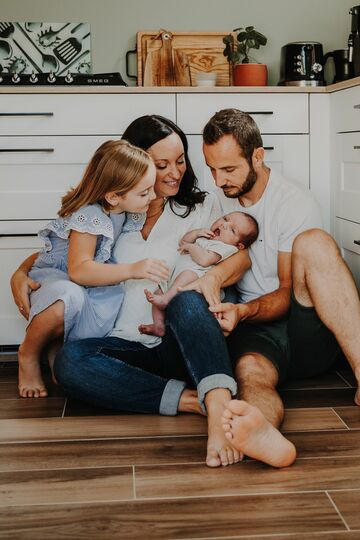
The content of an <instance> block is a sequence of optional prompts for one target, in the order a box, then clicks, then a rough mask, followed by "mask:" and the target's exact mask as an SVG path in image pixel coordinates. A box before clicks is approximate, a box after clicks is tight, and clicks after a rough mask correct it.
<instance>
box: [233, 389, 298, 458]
mask: <svg viewBox="0 0 360 540" xmlns="http://www.w3.org/2000/svg"><path fill="white" fill-rule="evenodd" d="M222 427H223V430H224V432H225V436H226V437H227V439H228V440H229V441H230V442H231V445H232V446H233V447H234V448H237V450H239V452H242V453H243V454H244V455H246V456H249V457H251V458H253V459H257V460H259V461H263V462H264V463H267V464H268V465H272V466H273V467H288V466H289V465H291V464H292V463H293V462H294V461H295V458H296V449H295V446H294V445H293V444H292V443H291V442H290V441H288V440H287V439H285V437H284V436H283V435H282V434H281V433H280V431H278V430H277V429H276V428H275V427H274V426H273V425H272V424H270V422H269V421H268V420H267V419H266V418H265V416H264V415H263V414H262V412H261V411H260V410H259V409H258V408H257V407H254V406H253V405H250V404H249V403H247V402H246V401H239V400H232V401H230V403H229V405H228V407H227V409H226V410H225V412H224V414H223V417H222Z"/></svg>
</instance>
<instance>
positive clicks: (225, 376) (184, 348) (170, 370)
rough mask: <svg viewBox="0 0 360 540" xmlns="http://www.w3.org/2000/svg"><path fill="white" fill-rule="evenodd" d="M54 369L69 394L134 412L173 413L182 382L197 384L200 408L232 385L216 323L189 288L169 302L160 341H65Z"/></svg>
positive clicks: (222, 340) (233, 389) (98, 339)
mask: <svg viewBox="0 0 360 540" xmlns="http://www.w3.org/2000/svg"><path fill="white" fill-rule="evenodd" d="M54 370H55V376H56V379H57V380H58V382H59V384H60V385H61V386H62V387H63V388H64V390H65V391H66V393H67V394H68V395H69V396H71V397H74V398H76V399H80V400H83V401H87V402H88V403H91V404H94V405H97V406H100V407H106V408H110V409H113V410H122V411H130V412H139V413H160V414H165V415H175V414H176V413H177V409H178V404H179V400H180V397H181V394H182V392H183V390H184V388H185V387H186V386H190V387H192V388H197V391H198V395H199V401H200V403H201V405H202V406H203V408H204V398H205V395H206V393H207V392H209V391H210V390H213V389H214V388H227V389H228V390H230V392H231V394H232V395H236V390H237V388H236V382H235V380H234V378H233V374H232V368H231V363H230V359H229V355H228V351H227V346H226V342H225V339H224V336H223V334H222V332H221V329H220V326H219V324H218V322H217V321H216V319H215V318H214V316H213V315H212V314H211V313H210V312H209V310H208V306H207V303H206V301H205V299H204V297H203V296H202V295H201V294H199V293H196V292H193V291H189V292H183V293H180V294H178V295H177V296H176V297H175V298H174V299H173V300H172V301H171V302H170V304H169V306H168V308H167V332H166V336H165V337H164V338H163V341H162V343H161V344H160V345H158V346H156V347H153V348H148V347H145V346H144V345H142V344H141V343H137V342H131V341H126V340H124V339H120V338H117V337H111V336H110V337H105V338H94V339H84V340H80V341H73V342H68V343H67V344H65V346H64V347H63V348H62V350H61V351H60V352H59V354H58V356H57V358H56V360H55V366H54ZM204 410H205V408H204Z"/></svg>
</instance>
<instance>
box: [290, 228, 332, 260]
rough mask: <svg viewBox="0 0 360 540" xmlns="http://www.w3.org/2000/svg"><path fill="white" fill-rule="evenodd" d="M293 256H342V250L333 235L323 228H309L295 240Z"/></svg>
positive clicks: (308, 257) (311, 257)
mask: <svg viewBox="0 0 360 540" xmlns="http://www.w3.org/2000/svg"><path fill="white" fill-rule="evenodd" d="M292 255H293V257H301V258H302V259H308V260H309V259H310V260H314V259H319V257H321V258H322V257H325V258H327V259H330V258H332V259H333V258H337V257H339V256H340V250H339V248H338V246H337V244H336V242H335V240H334V239H333V237H332V236H331V235H330V234H328V233H327V232H326V231H323V230H322V229H309V230H307V231H304V232H302V233H300V234H299V235H298V236H297V237H296V238H295V240H294V243H293V247H292Z"/></svg>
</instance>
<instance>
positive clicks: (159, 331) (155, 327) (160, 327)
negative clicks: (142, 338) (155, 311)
mask: <svg viewBox="0 0 360 540" xmlns="http://www.w3.org/2000/svg"><path fill="white" fill-rule="evenodd" d="M139 332H140V334H146V335H148V336H158V337H163V336H165V332H166V330H165V324H161V323H153V324H140V326H139Z"/></svg>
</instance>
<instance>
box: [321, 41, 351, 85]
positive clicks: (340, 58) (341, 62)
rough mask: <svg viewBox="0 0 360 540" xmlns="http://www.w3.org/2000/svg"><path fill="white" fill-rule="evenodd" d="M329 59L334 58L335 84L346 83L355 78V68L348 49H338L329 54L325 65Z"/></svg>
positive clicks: (325, 57)
mask: <svg viewBox="0 0 360 540" xmlns="http://www.w3.org/2000/svg"><path fill="white" fill-rule="evenodd" d="M328 58H332V59H333V60H334V65H335V76H334V80H333V81H332V82H333V83H337V82H340V81H346V80H347V79H351V78H352V77H353V76H354V74H353V66H352V62H350V59H349V50H348V49H337V50H336V51H332V52H328V53H327V54H325V56H324V65H325V63H326V61H327V60H328Z"/></svg>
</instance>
